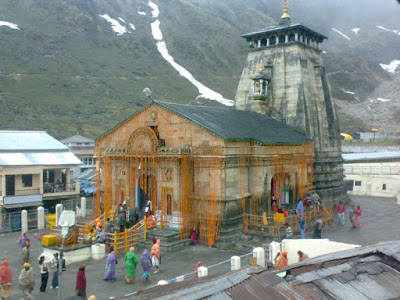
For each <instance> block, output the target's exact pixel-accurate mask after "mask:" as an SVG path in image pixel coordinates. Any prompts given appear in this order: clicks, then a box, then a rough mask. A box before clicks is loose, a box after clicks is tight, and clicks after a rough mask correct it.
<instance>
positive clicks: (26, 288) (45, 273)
mask: <svg viewBox="0 0 400 300" xmlns="http://www.w3.org/2000/svg"><path fill="white" fill-rule="evenodd" d="M18 244H19V246H20V251H21V271H20V274H19V276H18V287H19V289H20V291H21V294H20V296H21V297H22V299H29V300H33V299H40V298H36V297H34V296H33V291H34V288H35V284H37V285H39V291H40V292H41V293H45V292H46V290H47V287H48V281H49V277H51V275H52V279H51V283H50V284H49V288H50V289H58V288H59V286H58V284H59V275H60V272H63V271H65V270H66V261H65V259H64V258H63V256H62V252H61V255H59V254H58V253H55V254H54V256H53V258H52V259H51V260H50V261H46V258H45V256H44V255H41V256H40V257H39V260H38V262H37V266H38V268H39V270H40V279H38V278H36V275H35V271H34V268H35V267H36V263H34V262H31V258H30V250H29V248H30V245H31V240H30V237H29V236H28V234H27V233H25V232H22V233H21V236H20V238H19V240H18ZM124 260H125V282H126V283H127V284H131V283H134V282H135V280H136V267H137V265H138V264H140V265H141V267H142V268H143V276H142V282H144V283H145V282H147V281H148V280H149V278H150V273H151V271H152V269H153V272H154V273H158V272H159V270H160V264H161V250H160V239H153V246H152V247H151V250H150V251H149V250H148V249H144V250H143V252H142V254H141V256H140V259H139V258H138V256H137V255H136V254H135V248H134V247H131V248H130V249H129V252H127V253H126V254H125V257H124ZM117 264H118V260H117V256H116V254H115V252H114V248H113V246H109V253H108V257H107V260H106V265H105V271H104V276H103V279H104V280H105V281H114V280H116V275H117V274H116V265H117ZM85 269H86V266H85V265H84V264H82V265H80V266H79V268H78V271H77V274H76V285H75V296H77V297H81V299H89V300H95V299H96V297H95V296H94V295H92V296H89V297H88V298H87V295H86V286H87V281H86V275H85ZM51 273H52V274H51ZM14 284H15V283H14ZM0 285H1V299H9V298H10V297H11V287H12V285H13V271H12V267H11V266H10V264H9V263H8V261H7V260H6V259H3V260H2V262H1V266H0ZM74 299H75V298H74ZM76 299H79V298H76Z"/></svg>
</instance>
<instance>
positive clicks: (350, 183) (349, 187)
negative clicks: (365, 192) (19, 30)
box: [344, 180, 354, 191]
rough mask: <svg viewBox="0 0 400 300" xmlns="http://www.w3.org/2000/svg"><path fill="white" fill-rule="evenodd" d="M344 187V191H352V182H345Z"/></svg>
mask: <svg viewBox="0 0 400 300" xmlns="http://www.w3.org/2000/svg"><path fill="white" fill-rule="evenodd" d="M344 185H345V189H346V191H352V190H353V185H354V180H345V181H344Z"/></svg>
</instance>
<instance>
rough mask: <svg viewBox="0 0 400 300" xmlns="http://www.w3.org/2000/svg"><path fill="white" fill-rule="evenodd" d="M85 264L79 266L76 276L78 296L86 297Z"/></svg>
mask: <svg viewBox="0 0 400 300" xmlns="http://www.w3.org/2000/svg"><path fill="white" fill-rule="evenodd" d="M85 268H86V266H85V265H80V266H79V271H78V275H77V276H76V285H75V292H76V296H80V297H84V298H85V299H86V275H85Z"/></svg>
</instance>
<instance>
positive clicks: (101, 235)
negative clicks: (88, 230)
mask: <svg viewBox="0 0 400 300" xmlns="http://www.w3.org/2000/svg"><path fill="white" fill-rule="evenodd" d="M98 230H99V232H98V233H97V235H96V242H97V243H101V244H104V243H105V242H106V234H105V233H104V231H103V228H102V227H99V228H98Z"/></svg>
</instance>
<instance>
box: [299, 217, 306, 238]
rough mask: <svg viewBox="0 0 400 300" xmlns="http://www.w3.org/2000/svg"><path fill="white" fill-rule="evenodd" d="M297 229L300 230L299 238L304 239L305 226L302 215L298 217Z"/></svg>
mask: <svg viewBox="0 0 400 300" xmlns="http://www.w3.org/2000/svg"><path fill="white" fill-rule="evenodd" d="M299 228H300V238H301V239H305V238H306V224H305V222H304V216H303V215H300V216H299Z"/></svg>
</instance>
